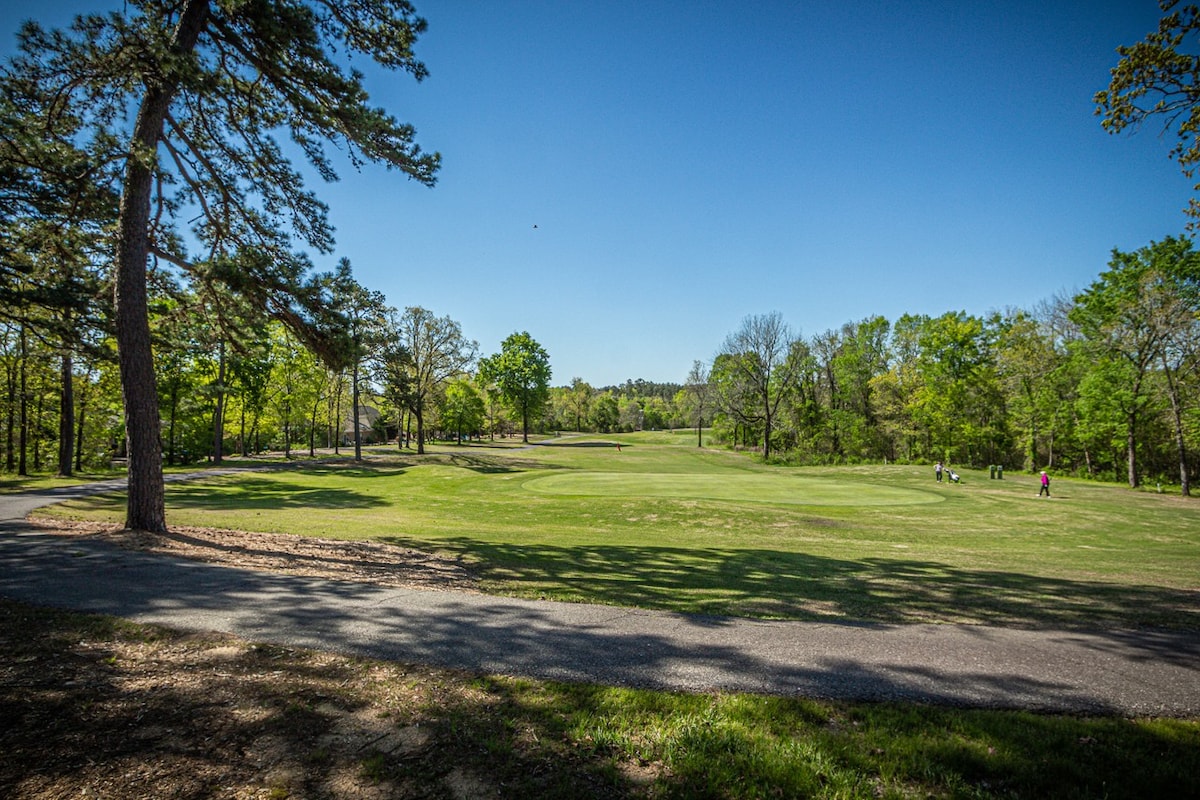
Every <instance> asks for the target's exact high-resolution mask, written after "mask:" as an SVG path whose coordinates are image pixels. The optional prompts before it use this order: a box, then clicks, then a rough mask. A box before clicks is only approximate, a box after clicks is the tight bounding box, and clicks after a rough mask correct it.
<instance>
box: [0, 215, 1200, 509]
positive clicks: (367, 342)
mask: <svg viewBox="0 0 1200 800" xmlns="http://www.w3.org/2000/svg"><path fill="white" fill-rule="evenodd" d="M328 280H329V289H328V290H329V297H330V302H331V303H332V307H333V308H335V309H338V310H339V312H340V313H342V314H343V315H344V316H345V318H346V320H347V329H346V330H347V334H348V339H349V341H350V342H351V344H352V346H351V348H350V349H349V351H348V355H347V356H346V357H344V358H343V360H342V361H341V362H339V363H334V364H330V363H329V362H327V361H323V360H322V358H321V357H320V354H319V352H318V351H316V350H315V349H313V348H312V347H309V346H308V345H306V343H305V342H304V341H302V340H301V339H300V338H298V337H297V336H296V335H295V334H294V333H293V332H292V331H291V330H290V329H288V328H287V326H285V325H283V324H282V323H280V322H278V321H273V320H271V319H269V318H268V317H267V316H265V315H260V316H258V317H257V318H253V315H250V314H248V313H247V312H246V310H245V309H242V310H241V312H240V313H241V317H240V319H242V321H243V323H244V324H243V326H242V327H241V328H240V329H239V330H240V334H239V335H238V336H237V337H236V338H234V337H229V336H226V335H223V334H222V333H221V331H222V328H221V327H220V326H215V325H214V324H213V318H214V316H218V315H220V314H223V313H224V314H228V313H231V308H232V307H233V306H234V305H235V304H236V303H237V299H236V298H235V297H233V296H230V297H225V298H224V305H223V306H221V307H220V308H216V307H214V305H213V304H212V303H211V302H208V301H206V299H205V297H204V296H202V295H200V294H197V293H195V292H187V291H183V290H181V289H179V288H178V287H176V289H175V290H174V291H172V292H169V293H164V294H162V295H161V296H157V297H155V300H154V302H153V303H152V304H151V306H152V308H153V314H152V317H151V318H152V331H153V334H154V340H155V343H156V346H155V349H154V353H155V374H156V375H157V376H158V379H157V382H156V385H157V396H158V401H159V406H160V408H161V409H162V420H161V425H160V432H159V435H160V438H161V442H162V448H163V453H164V461H165V463H168V464H176V463H186V462H188V461H192V460H196V459H198V458H205V459H209V460H215V461H217V462H219V461H220V460H221V458H222V456H223V454H226V453H231V452H236V453H239V454H241V455H249V454H253V453H257V452H262V451H264V450H274V451H283V452H284V454H285V455H291V454H292V453H293V451H301V452H306V453H307V454H308V455H313V454H315V453H316V451H317V450H318V449H330V448H331V449H333V450H335V451H337V450H340V449H341V448H350V447H353V448H354V453H355V455H356V456H359V457H361V446H362V444H363V442H364V441H374V442H382V441H386V442H390V443H394V444H395V445H396V446H397V447H400V448H406V447H411V448H412V449H414V450H415V451H416V452H418V453H423V452H424V447H425V443H426V442H427V441H428V440H429V439H430V438H432V437H435V436H436V437H440V438H444V439H450V440H455V441H463V440H465V439H469V438H482V437H490V438H494V437H496V436H501V437H503V436H510V435H517V434H521V435H523V436H525V437H526V438H527V437H528V434H529V432H530V431H537V432H540V433H554V432H557V431H586V432H597V433H614V432H621V431H634V430H679V429H690V430H693V431H694V432H695V435H696V443H697V445H702V444H704V443H705V438H704V437H705V436H707V441H708V443H709V444H710V445H711V444H717V445H726V446H735V447H741V448H748V449H753V450H757V451H759V452H761V453H762V455H763V457H764V458H766V459H768V460H771V461H776V462H790V463H857V462H880V461H891V462H906V463H924V462H932V461H937V460H941V461H945V462H947V463H953V464H959V465H962V466H974V467H982V466H986V465H989V464H995V465H1003V466H1005V467H1006V468H1009V469H1029V470H1033V469H1043V468H1048V469H1051V470H1055V471H1058V472H1060V473H1064V474H1075V475H1082V476H1089V477H1094V478H1102V479H1109V480H1124V481H1127V482H1128V483H1129V485H1130V486H1138V485H1139V484H1141V483H1143V482H1144V481H1147V480H1149V481H1155V482H1165V483H1170V484H1177V485H1179V486H1180V487H1181V488H1182V491H1183V492H1184V493H1185V494H1186V493H1189V487H1190V483H1191V479H1192V478H1193V477H1194V476H1195V474H1196V470H1197V468H1200V460H1198V459H1197V455H1196V454H1197V453H1198V452H1200V380H1198V378H1200V370H1198V366H1200V253H1197V252H1196V251H1195V250H1194V249H1193V245H1192V242H1191V240H1190V239H1187V238H1183V237H1180V238H1167V239H1165V240H1163V241H1161V242H1154V243H1151V244H1150V245H1148V246H1146V247H1145V248H1142V249H1140V250H1138V251H1136V252H1133V253H1123V252H1120V251H1114V252H1113V255H1112V259H1111V261H1110V262H1109V264H1108V267H1107V269H1106V270H1105V271H1103V272H1102V273H1101V274H1100V275H1099V277H1098V278H1097V279H1096V280H1095V281H1094V282H1093V283H1092V284H1091V285H1090V286H1089V287H1087V288H1086V289H1085V290H1083V291H1081V292H1079V293H1077V294H1075V295H1074V296H1073V297H1064V296H1058V297H1054V298H1050V299H1047V300H1045V301H1043V302H1042V303H1040V304H1039V305H1038V306H1037V307H1035V308H1033V309H1015V310H1008V311H1004V312H1000V311H996V312H992V313H989V314H987V315H984V316H976V315H970V314H966V313H965V312H961V311H960V312H947V313H945V314H942V315H940V316H928V315H913V314H906V315H904V316H901V317H900V318H899V319H897V320H895V321H894V322H893V321H889V320H887V319H885V318H884V317H881V316H873V317H866V318H864V319H862V320H859V321H857V322H848V323H846V324H844V325H842V326H841V327H840V328H838V329H831V330H827V331H824V332H822V333H819V334H816V335H814V336H811V337H807V338H806V337H803V336H800V335H799V334H798V333H796V332H795V331H794V330H793V329H792V328H791V326H790V325H789V324H787V323H786V321H785V320H784V319H783V317H782V315H781V314H779V313H768V314H761V315H752V316H749V317H747V318H746V319H745V320H744V321H743V322H742V324H741V326H740V327H739V328H738V329H737V330H735V331H733V332H731V333H730V334H729V335H728V336H727V337H726V338H725V340H724V342H723V343H722V344H721V345H720V347H719V348H718V351H717V353H716V355H715V356H714V357H713V358H711V359H708V360H704V361H696V362H695V363H694V365H693V367H692V370H691V372H690V373H689V375H688V377H687V380H686V381H685V382H684V383H682V384H676V383H653V382H649V381H646V380H642V379H638V380H629V381H626V382H625V383H624V384H622V385H620V386H609V387H600V388H596V387H593V386H591V385H590V384H589V383H587V382H586V381H585V380H583V379H582V378H579V377H576V378H573V379H572V380H571V381H570V382H569V383H568V384H566V385H561V386H555V387H552V386H550V379H551V368H550V357H549V354H548V353H547V352H546V351H545V349H544V348H542V346H541V345H540V344H539V343H538V342H537V341H536V340H535V339H534V338H533V337H531V336H530V335H529V334H528V333H525V332H520V333H514V334H513V335H512V336H510V337H508V338H507V339H506V340H505V341H504V342H503V343H502V345H501V349H500V351H499V352H497V353H495V354H493V355H490V356H487V357H484V358H480V357H479V345H478V343H477V342H474V341H472V340H469V339H468V338H467V337H466V336H465V335H464V334H463V332H462V328H461V325H460V324H459V323H458V322H457V321H455V320H453V319H450V318H449V317H446V316H441V317H439V316H437V315H436V314H434V313H433V312H431V311H429V310H428V309H425V308H422V307H419V306H413V307H408V308H405V309H403V310H397V309H394V308H391V307H389V306H388V305H387V304H386V302H385V299H384V298H383V296H382V295H380V294H379V293H377V292H372V291H370V290H368V289H366V288H365V287H362V286H360V285H359V284H357V283H356V282H355V281H354V279H353V277H352V276H351V275H350V271H349V265H348V264H342V265H341V266H340V267H339V270H338V272H337V273H335V274H334V275H332V276H328ZM13 310H14V309H12V308H9V309H8V312H9V314H8V315H7V316H6V318H5V319H4V320H3V321H2V322H0V363H2V364H3V370H4V378H5V391H4V396H3V412H2V413H3V420H4V426H5V437H4V452H5V459H4V467H5V469H6V470H8V471H15V472H23V471H26V470H27V469H32V470H35V471H36V470H44V469H57V470H58V471H60V472H63V473H66V474H69V473H70V472H71V470H72V469H79V468H81V467H83V466H85V465H87V466H101V465H104V464H107V463H108V462H109V461H110V460H111V459H113V458H120V457H122V456H124V454H125V442H126V438H127V437H126V431H125V430H124V428H123V422H124V417H123V415H122V414H121V413H120V408H121V396H120V395H121V392H120V380H119V376H118V374H117V360H116V358H115V357H114V351H113V347H112V342H111V339H110V338H106V334H105V333H104V327H103V326H101V327H99V328H97V329H96V330H94V331H91V332H90V333H88V334H87V336H86V337H85V338H86V339H87V340H88V341H90V342H92V345H91V346H90V347H88V348H85V349H73V348H69V347H65V346H64V344H63V342H61V341H57V340H55V339H54V338H53V337H51V336H49V335H47V331H48V330H53V328H46V326H45V325H43V324H41V321H40V320H39V319H38V317H37V315H36V314H35V313H34V308H33V307H32V306H29V305H26V306H25V307H24V315H23V316H22V315H17V316H13V315H12V314H11V312H12V311H13ZM76 331H78V322H77V323H76ZM64 409H66V411H65V412H64ZM65 420H69V421H70V424H69V425H67V426H65V427H64V424H63V423H64V421H65Z"/></svg>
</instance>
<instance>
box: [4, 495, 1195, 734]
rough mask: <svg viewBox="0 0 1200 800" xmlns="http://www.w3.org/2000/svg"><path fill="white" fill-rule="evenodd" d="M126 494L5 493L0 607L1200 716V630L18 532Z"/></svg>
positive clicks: (416, 653) (511, 665) (840, 692)
mask: <svg viewBox="0 0 1200 800" xmlns="http://www.w3.org/2000/svg"><path fill="white" fill-rule="evenodd" d="M206 474H207V475H211V474H213V473H212V472H208V473H206ZM123 485H124V483H123V481H117V482H108V483H104V484H91V485H88V486H82V487H71V488H69V489H57V490H51V491H46V492H38V493H26V494H6V495H0V596H4V597H8V598H11V599H14V600H20V601H24V602H28V603H32V604H39V605H50V606H57V607H63V608H70V609H75V610H80V611H89V612H98V613H104V614H113V615H116V616H120V617H126V618H128V619H132V620H136V621H139V622H149V623H157V624H163V625H169V626H172V627H176V628H181V629H187V630H213V631H222V632H227V633H232V634H235V635H238V636H242V637H245V638H249V639H254V640H258V641H264V642H273V643H278V644H283V645H290V646H300V647H307V648H313V649H318V650H330V651H336V652H339V653H345V654H352V655H360V656H367V657H372V658H384V659H392V660H397V661H406V662H417V663H424V664H430V665H436V666H443V667H453V668H461V669H466V670H471V671H478V672H485V673H502V674H510V675H524V676H529V677H534V678H549V679H556V680H569V681H586V682H591V683H600V684H608V685H618V686H640V687H648V688H656V689H679V690H687V691H710V690H730V691H747V692H760V693H769V694H780V695H794V696H803V697H814V698H845V699H856V700H910V701H921V702H932V703H945V704H953V705H963V706H982V707H998V708H1026V709H1034V710H1046V711H1073V712H1090V713H1105V714H1110V713H1111V714H1121V715H1150V716H1184V717H1200V632H1187V631H1184V632H1179V631H1140V630H1139V631H1092V632H1079V631H1065V630H1064V631H1056V630H1036V631H1031V630H1015V629H1007V628H992V627H983V626H967V625H879V624H869V625H868V624H863V625H855V624H827V623H809V622H781V621H766V620H750V619H736V618H727V617H704V616H694V615H686V614H675V613H666V612H656V611H643V610H639V609H629V608H617V607H611V606H596V605H585V604H574V603H549V602H535V601H525V600H514V599H508V598H500V597H491V596H487V595H477V594H460V593H454V592H436V591H422V590H406V589H396V588H391V587H380V586H374V585H370V584H363V583H351V582H345V581H330V580H318V579H311V578H302V577H293V576H287V575H280V574H275V573H268V572H258V571H253V570H242V569H232V568H228V567H218V566H212V565H206V564H201V563H197V562H190V561H184V560H179V559H174V558H170V557H165V556H161V555H151V554H146V553H139V552H133V551H128V550H119V549H117V548H115V547H112V546H110V545H107V544H104V543H102V542H97V541H76V540H68V539H63V538H61V537H55V536H49V535H45V534H43V533H40V532H38V531H37V530H36V529H35V528H33V527H31V526H29V525H28V524H26V523H25V522H24V517H25V515H26V514H28V513H29V512H30V511H32V510H33V509H34V508H37V507H39V506H42V505H47V504H50V503H54V502H58V501H59V500H63V499H66V498H68V497H76V496H82V495H85V494H95V493H98V492H100V491H105V490H107V491H111V490H114V489H121V488H123Z"/></svg>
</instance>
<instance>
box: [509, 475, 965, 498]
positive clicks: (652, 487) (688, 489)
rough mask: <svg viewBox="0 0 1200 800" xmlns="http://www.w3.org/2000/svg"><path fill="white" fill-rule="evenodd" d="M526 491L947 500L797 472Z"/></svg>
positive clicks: (583, 482)
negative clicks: (802, 474)
mask: <svg viewBox="0 0 1200 800" xmlns="http://www.w3.org/2000/svg"><path fill="white" fill-rule="evenodd" d="M524 486H525V488H526V489H528V490H530V491H534V492H540V493H543V494H552V495H575V496H580V497H587V496H591V497H608V498H616V497H667V498H675V499H696V500H719V501H726V502H735V503H783V504H786V505H809V506H890V505H915V504H919V503H940V502H942V498H941V497H939V496H938V495H937V494H936V493H934V492H928V491H916V490H913V489H904V488H900V487H896V486H880V485H876V484H870V483H866V482H861V483H860V482H845V481H839V480H834V479H830V478H815V477H802V476H798V475H795V474H794V473H791V472H788V473H784V474H753V475H719V474H718V475H687V474H679V473H644V472H643V473H625V472H568V473H560V474H557V475H546V476H544V477H541V478H534V479H533V480H530V481H527V482H526V483H525V484H524Z"/></svg>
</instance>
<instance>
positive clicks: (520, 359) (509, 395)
mask: <svg viewBox="0 0 1200 800" xmlns="http://www.w3.org/2000/svg"><path fill="white" fill-rule="evenodd" d="M479 372H480V375H481V376H482V378H483V380H484V381H485V382H487V383H492V384H495V385H496V388H497V389H498V390H499V391H500V396H501V397H502V398H503V399H504V401H505V403H506V404H508V406H509V408H511V409H512V410H513V411H515V412H516V413H517V414H519V415H520V417H521V433H522V440H523V441H525V442H528V441H529V419H530V417H531V416H533V415H534V414H536V413H537V412H538V411H539V410H540V409H541V407H542V405H543V404H544V403H545V402H546V399H547V398H548V397H549V394H550V356H549V354H548V353H546V350H545V348H543V347H542V346H541V345H540V344H538V343H537V342H536V341H535V340H534V338H533V337H532V336H530V335H529V334H528V333H526V332H524V331H522V332H520V333H513V334H510V335H509V336H508V338H506V339H505V340H504V341H503V342H501V344H500V352H499V353H496V354H494V355H492V356H488V357H487V358H485V359H483V360H481V361H480V362H479Z"/></svg>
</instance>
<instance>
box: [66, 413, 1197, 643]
mask: <svg viewBox="0 0 1200 800" xmlns="http://www.w3.org/2000/svg"><path fill="white" fill-rule="evenodd" d="M617 442H619V443H620V444H621V448H620V449H619V450H618V449H617V448H616V447H615V446H614V444H615V443H617ZM963 477H964V481H963V483H962V484H961V485H950V484H946V483H943V484H937V483H935V482H934V479H933V470H932V469H931V468H929V467H925V466H903V465H886V466H884V465H872V466H856V467H819V468H817V467H810V468H786V467H774V466H765V465H761V464H757V463H755V462H754V461H753V460H752V459H751V458H750V457H748V456H746V455H741V454H735V453H730V452H726V451H717V450H707V449H700V448H697V447H696V446H695V439H694V437H693V436H690V435H687V434H683V433H679V434H674V435H672V434H668V433H658V434H649V433H647V434H638V435H628V436H620V437H607V438H590V439H589V438H585V437H564V438H561V439H557V440H552V441H549V442H544V443H542V444H540V445H538V446H535V447H521V446H520V445H519V444H517V443H514V442H511V441H510V442H503V443H484V444H481V445H480V444H477V445H473V446H463V447H459V446H439V447H435V448H432V449H431V453H430V454H429V455H427V456H425V457H417V456H415V455H413V454H411V453H403V452H400V451H398V450H397V449H396V448H394V447H392V448H377V449H372V450H371V451H370V459H369V461H368V462H367V463H365V464H363V465H355V464H353V463H347V462H342V463H339V464H332V465H323V466H312V465H308V466H298V467H296V468H293V469H287V470H278V471H269V472H256V473H250V474H242V475H236V476H232V477H228V478H221V479H214V480H209V481H200V482H192V483H187V484H172V485H170V486H169V487H168V490H167V501H168V520H169V521H170V523H171V524H173V525H196V526H205V527H216V528H234V529H247V530H256V531H272V532H281V533H288V534H294V535H300V536H324V537H337V538H346V539H374V540H378V541H382V542H390V543H395V544H400V545H404V546H408V547H416V548H420V549H424V550H432V551H438V552H442V553H446V554H450V555H454V556H456V557H461V558H463V559H464V560H466V561H467V562H468V563H470V564H472V565H473V567H474V570H475V572H476V574H477V575H478V576H479V578H480V581H481V587H482V588H483V589H484V590H485V591H488V592H493V593H497V594H507V595H516V596H522V597H535V598H547V599H558V600H571V601H586V602H595V603H609V604H617V605H630V606H640V607H645V608H658V609H670V610H677V611H685V612H706V613H720V614H737V615H753V616H771V617H785V618H795V619H824V620H864V621H876V622H889V623H901V622H915V621H935V622H973V623H998V624H1005V625H1019V626H1055V627H1066V628H1088V627H1113V626H1118V627H1128V626H1147V625H1149V626H1166V627H1177V628H1180V627H1182V628H1200V504H1198V503H1197V502H1195V501H1191V500H1185V499H1182V498H1178V497H1171V496H1168V495H1159V494H1153V493H1146V492H1134V491H1130V490H1128V489H1125V488H1122V487H1118V486H1110V485H1102V484H1097V483H1089V482H1082V481H1069V480H1062V479H1059V480H1055V482H1054V485H1053V491H1054V497H1053V498H1051V499H1049V500H1047V499H1045V498H1041V499H1039V498H1038V497H1037V485H1036V482H1035V479H1034V477H1033V476H1031V475H1020V474H1013V473H1011V472H1010V473H1008V474H1007V475H1006V476H1005V479H1004V480H991V479H990V478H989V476H988V473H986V472H982V473H981V472H977V471H964V472H963ZM122 503H123V500H122V498H95V499H91V500H87V501H78V502H75V503H72V504H70V506H68V507H66V508H65V509H63V510H62V511H60V512H58V513H66V514H69V515H73V516H86V517H89V518H106V519H111V520H117V521H119V520H120V519H121V515H122Z"/></svg>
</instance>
